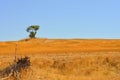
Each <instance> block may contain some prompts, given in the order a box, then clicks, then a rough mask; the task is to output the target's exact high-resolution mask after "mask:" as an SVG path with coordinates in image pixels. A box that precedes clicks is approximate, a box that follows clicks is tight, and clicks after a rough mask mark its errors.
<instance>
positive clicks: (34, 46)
mask: <svg viewBox="0 0 120 80" xmlns="http://www.w3.org/2000/svg"><path fill="white" fill-rule="evenodd" d="M16 44H17V53H18V54H32V53H78V52H106V51H107V52H111V51H112V52H119V51H120V40H107V39H103V40H102V39H25V40H20V41H16V42H12V41H11V42H0V54H12V53H14V51H15V47H16Z"/></svg>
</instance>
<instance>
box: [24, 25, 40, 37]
mask: <svg viewBox="0 0 120 80" xmlns="http://www.w3.org/2000/svg"><path fill="white" fill-rule="evenodd" d="M39 28H40V26H39V25H31V26H29V27H28V28H27V29H26V31H27V32H29V33H30V34H29V37H30V38H35V35H36V33H37V31H38V30H39Z"/></svg>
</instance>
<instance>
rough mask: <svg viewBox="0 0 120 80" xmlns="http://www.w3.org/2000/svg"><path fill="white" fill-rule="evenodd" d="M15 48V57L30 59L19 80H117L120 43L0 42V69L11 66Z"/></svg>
mask: <svg viewBox="0 0 120 80" xmlns="http://www.w3.org/2000/svg"><path fill="white" fill-rule="evenodd" d="M16 45H17V47H16ZM15 48H16V50H17V58H20V57H24V56H29V57H30V60H31V67H30V69H29V70H27V71H23V72H22V80H120V40H102V39H88V40H86V39H71V40H70V39H67V40H65V39H56V40H55V39H30V40H29V39H24V40H20V41H8V42H0V70H2V69H4V68H5V67H7V66H9V65H10V64H12V63H13V60H14V54H15ZM9 80H12V79H9Z"/></svg>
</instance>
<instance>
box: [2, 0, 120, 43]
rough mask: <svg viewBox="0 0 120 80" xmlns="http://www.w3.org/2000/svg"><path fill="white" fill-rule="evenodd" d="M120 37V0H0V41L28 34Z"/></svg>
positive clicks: (18, 38) (20, 37)
mask: <svg viewBox="0 0 120 80" xmlns="http://www.w3.org/2000/svg"><path fill="white" fill-rule="evenodd" d="M34 24H38V25H40V26H41V28H40V30H39V31H38V34H37V37H42V38H118V39H120V0H0V27H1V29H0V41H8V40H20V39H24V38H27V37H28V35H29V34H28V33H27V32H26V31H25V30H26V28H27V27H28V26H30V25H34Z"/></svg>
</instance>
